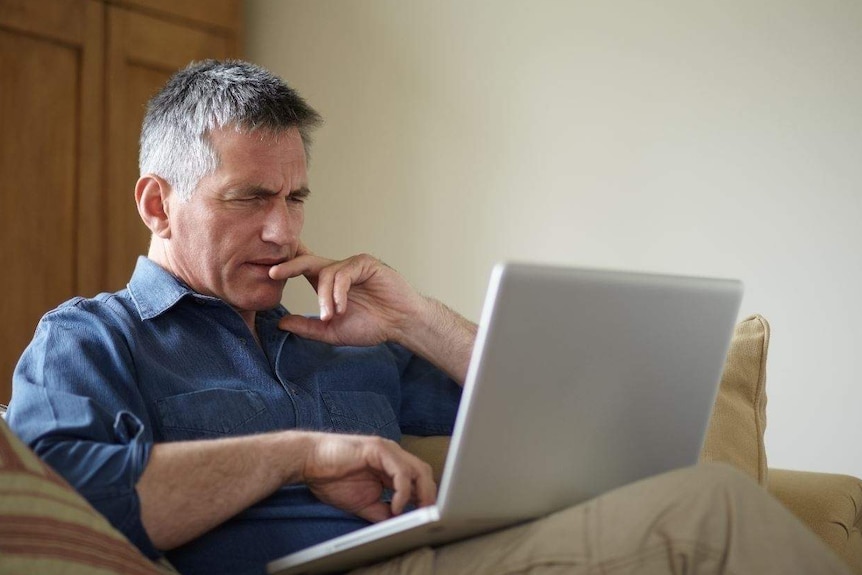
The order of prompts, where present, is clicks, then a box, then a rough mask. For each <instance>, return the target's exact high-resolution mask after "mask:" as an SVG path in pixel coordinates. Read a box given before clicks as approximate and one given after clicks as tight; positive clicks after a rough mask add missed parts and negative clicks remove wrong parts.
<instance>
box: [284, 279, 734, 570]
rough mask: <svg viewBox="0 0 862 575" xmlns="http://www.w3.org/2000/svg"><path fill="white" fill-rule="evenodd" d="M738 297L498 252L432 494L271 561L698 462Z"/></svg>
mask: <svg viewBox="0 0 862 575" xmlns="http://www.w3.org/2000/svg"><path fill="white" fill-rule="evenodd" d="M741 298H742V284H741V283H740V282H739V281H736V280H723V279H706V278H693V277H680V276H671V275H657V274H643V273H631V272H618V271H610V270H598V269H578V268H567V267H558V266H549V265H536V264H523V263H505V264H498V265H497V266H496V267H495V268H494V270H493V272H492V274H491V280H490V285H489V287H488V292H487V296H486V299H485V304H484V307H483V310H482V316H481V321H480V324H479V331H478V334H477V337H476V344H475V347H474V350H473V355H472V358H471V363H470V366H469V369H468V372H467V379H466V382H465V384H464V392H463V396H462V399H461V404H460V406H459V411H458V415H457V417H456V421H455V428H454V432H453V435H452V440H451V444H450V449H449V453H448V456H447V459H446V464H445V468H444V473H443V476H442V479H441V481H440V488H439V492H438V498H437V503H436V504H435V505H433V506H430V507H423V508H418V509H415V510H413V511H409V512H406V513H404V514H402V515H400V516H398V517H394V518H392V519H388V520H386V521H382V522H380V523H376V524H374V525H371V526H368V527H365V528H362V529H360V530H358V531H355V532H353V533H349V534H347V535H344V536H341V537H337V538H335V539H332V540H329V541H325V542H323V543H320V544H318V545H315V546H312V547H309V548H307V549H304V550H301V551H298V552H295V553H292V554H290V555H287V556H285V557H283V558H281V559H278V560H275V561H272V562H271V563H269V565H268V566H267V570H268V572H269V573H271V574H280V575H288V574H300V573H326V572H332V571H343V570H347V569H351V568H355V567H359V566H361V565H364V564H367V563H372V562H377V561H381V560H384V559H386V558H387V557H390V556H394V555H397V554H400V553H404V552H406V551H409V550H411V549H414V548H417V547H420V546H427V545H430V546H435V545H440V544H444V543H449V542H453V541H456V540H459V539H463V538H466V537H472V536H476V535H479V534H482V533H487V532H490V531H494V530H498V529H501V528H504V527H508V526H511V525H515V524H518V523H522V522H525V521H529V520H531V519H535V518H538V517H542V516H544V515H548V514H550V513H553V512H554V511H558V510H560V509H564V508H566V507H569V506H572V505H575V504H578V503H581V502H583V501H586V500H588V499H591V498H593V497H596V496H598V495H601V494H602V493H605V492H606V491H609V490H611V489H614V488H615V487H619V486H622V485H625V484H627V483H631V482H633V481H636V480H639V479H642V478H645V477H649V476H652V475H655V474H658V473H662V472H664V471H668V470H671V469H675V468H678V467H683V466H687V465H692V464H694V463H696V462H697V460H698V455H699V453H700V449H701V445H702V443H703V438H704V435H705V432H706V428H707V424H708V422H709V417H710V414H711V412H712V405H713V403H714V400H715V396H716V393H717V389H718V383H719V380H720V378H721V373H722V369H723V366H724V360H725V356H726V355H727V350H728V346H729V344H730V338H731V335H732V331H733V327H734V324H735V323H736V319H737V313H738V308H739V304H740V300H741Z"/></svg>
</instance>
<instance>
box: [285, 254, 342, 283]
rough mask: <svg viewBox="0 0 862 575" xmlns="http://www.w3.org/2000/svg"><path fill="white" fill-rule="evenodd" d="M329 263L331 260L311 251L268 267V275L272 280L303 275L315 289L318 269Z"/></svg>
mask: <svg viewBox="0 0 862 575" xmlns="http://www.w3.org/2000/svg"><path fill="white" fill-rule="evenodd" d="M331 264H332V260H330V259H327V258H322V257H320V256H316V255H314V254H311V253H305V254H302V255H299V254H297V256H296V257H295V258H293V259H290V260H288V261H286V262H283V263H280V264H277V265H274V266H272V267H271V268H269V277H270V278H272V279H274V280H283V279H290V278H295V277H298V276H305V277H306V279H308V281H309V283H311V285H312V287H314V288H315V289H317V286H316V285H315V281H316V279H317V275H318V274H319V273H320V270H322V269H324V268H326V266H328V265H331Z"/></svg>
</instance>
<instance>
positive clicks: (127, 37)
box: [0, 0, 242, 403]
mask: <svg viewBox="0 0 862 575" xmlns="http://www.w3.org/2000/svg"><path fill="white" fill-rule="evenodd" d="M241 30H242V26H241V0H124V1H108V0H0V224H2V225H0V277H2V279H0V285H2V286H3V288H4V292H5V293H4V297H2V298H0V402H3V403H6V402H7V401H8V399H9V397H10V394H11V378H12V371H13V369H14V366H15V364H16V363H17V360H18V357H19V356H20V354H21V352H22V351H23V349H24V347H25V346H26V345H27V343H28V342H29V341H30V339H31V338H32V336H33V329H34V327H35V326H36V323H37V322H38V320H39V317H41V315H42V314H44V313H45V312H46V311H48V310H49V309H51V308H53V307H55V306H56V305H57V304H59V303H60V302H62V301H64V300H66V299H69V298H70V297H73V296H75V295H85V296H91V295H94V294H96V293H97V292H99V291H114V290H117V289H121V288H122V287H123V286H124V285H125V284H126V282H127V281H128V278H129V275H130V274H131V271H132V269H133V267H134V264H135V259H136V258H137V256H138V255H139V254H145V253H146V251H147V245H148V242H149V233H148V230H147V229H146V227H145V226H144V225H143V223H142V222H141V220H140V218H139V217H138V213H137V210H136V208H135V204H134V185H135V181H136V180H137V177H138V169H137V154H138V135H139V133H140V126H141V120H142V119H143V115H144V111H145V104H146V102H147V100H148V99H149V98H150V96H152V94H153V93H154V92H155V91H156V90H157V89H158V88H159V86H161V85H162V84H163V83H164V82H165V80H167V78H168V77H169V76H170V75H171V74H172V73H173V72H174V71H176V70H177V69H179V68H181V67H183V66H185V65H186V64H187V63H188V62H190V61H192V60H200V59H204V58H224V57H237V56H239V55H240V49H239V47H240V42H241Z"/></svg>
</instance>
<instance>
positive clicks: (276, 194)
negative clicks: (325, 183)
mask: <svg viewBox="0 0 862 575" xmlns="http://www.w3.org/2000/svg"><path fill="white" fill-rule="evenodd" d="M210 137H211V141H212V143H213V145H214V146H215V149H216V150H217V152H218V155H219V157H220V159H221V163H220V165H219V167H218V169H216V171H215V172H213V173H212V174H210V175H208V176H205V177H204V178H202V179H201V181H200V183H199V184H198V187H197V189H195V191H194V193H193V194H192V197H191V199H190V200H189V201H188V202H185V203H183V202H181V201H180V198H179V197H178V196H177V194H176V193H171V194H170V196H169V202H168V204H169V205H168V209H169V210H170V211H169V214H168V215H169V218H170V226H171V229H170V240H169V241H168V242H166V245H165V251H166V253H165V256H166V259H167V261H168V263H169V266H170V268H171V270H170V271H172V272H173V273H174V274H175V275H177V276H178V277H179V278H180V279H182V280H183V281H185V282H186V283H187V284H188V285H189V286H190V287H191V288H192V289H194V290H195V291H198V292H200V293H202V294H206V295H211V296H215V297H218V298H220V299H222V300H224V301H225V302H227V303H228V304H230V305H231V306H233V307H234V309H236V310H237V311H238V312H240V313H241V314H243V315H245V313H244V312H246V313H247V312H254V311H261V310H266V309H271V308H273V307H275V306H276V305H277V304H278V302H279V301H280V299H281V292H282V290H283V289H284V284H285V280H279V281H275V280H272V279H270V277H269V269H270V267H272V266H273V265H275V264H277V263H281V262H283V261H285V260H288V259H291V258H293V257H295V256H296V253H297V249H298V247H299V234H300V232H301V231H302V224H303V221H304V213H303V200H304V199H305V197H306V196H307V195H308V176H307V174H306V163H305V151H304V149H303V146H302V138H301V137H300V135H299V131H298V130H297V129H295V128H293V129H290V130H287V131H283V132H280V133H278V134H277V135H273V134H271V133H266V132H258V133H251V134H241V133H239V132H236V131H235V130H233V129H230V128H228V129H223V130H218V131H216V132H213V133H212V134H211V135H210Z"/></svg>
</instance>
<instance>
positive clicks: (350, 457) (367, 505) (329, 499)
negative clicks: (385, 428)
mask: <svg viewBox="0 0 862 575" xmlns="http://www.w3.org/2000/svg"><path fill="white" fill-rule="evenodd" d="M313 442H314V443H313V447H312V448H311V449H310V450H309V451H308V455H307V457H306V459H305V464H304V465H303V469H302V481H304V482H305V483H306V484H307V485H308V487H309V488H310V489H311V491H312V493H314V495H315V496H316V497H317V498H318V499H320V500H321V501H323V502H324V503H328V504H330V505H333V506H335V507H338V508H340V509H344V510H345V511H349V512H351V513H354V514H356V515H358V516H359V517H362V518H363V519H367V520H369V521H382V520H384V519H388V518H389V517H392V516H393V515H399V514H400V513H401V512H402V511H404V508H405V506H406V505H407V504H408V503H410V502H412V503H415V504H416V505H418V506H420V507H423V506H426V505H432V504H433V503H434V502H435V501H436V498H437V486H436V484H435V483H434V480H433V479H432V472H431V467H430V466H429V465H428V464H427V463H425V462H424V461H422V460H421V459H419V458H417V457H415V456H413V455H411V454H409V453H407V452H406V451H404V450H403V449H401V447H400V446H399V445H398V444H397V443H395V442H394V441H390V440H388V439H383V438H381V437H373V436H368V437H366V436H357V435H341V434H327V433H320V434H314V436H313ZM384 488H389V489H393V490H394V495H393V497H392V502H391V503H386V502H383V501H381V500H380V496H381V494H382V493H383V489H384Z"/></svg>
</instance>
